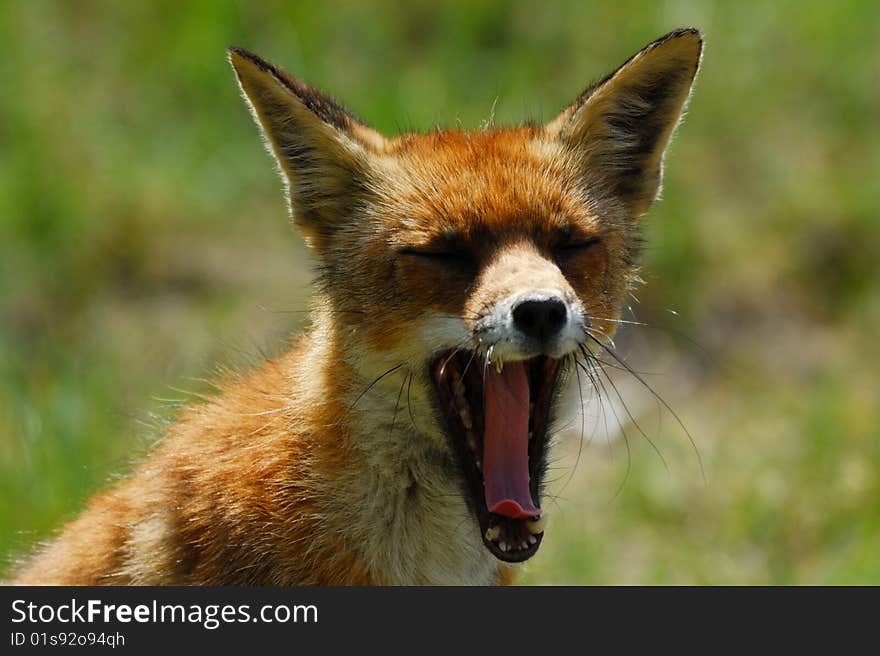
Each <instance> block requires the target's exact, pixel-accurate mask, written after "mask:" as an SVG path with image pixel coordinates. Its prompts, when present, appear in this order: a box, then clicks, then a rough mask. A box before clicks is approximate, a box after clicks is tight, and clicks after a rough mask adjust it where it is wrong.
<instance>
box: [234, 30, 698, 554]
mask: <svg viewBox="0 0 880 656" xmlns="http://www.w3.org/2000/svg"><path fill="white" fill-rule="evenodd" d="M701 48H702V40H701V37H700V35H699V33H698V32H697V31H696V30H693V29H684V30H679V31H676V32H673V33H671V34H669V35H667V36H665V37H663V38H661V39H659V40H658V41H655V42H654V43H651V44H649V45H648V46H646V47H645V48H644V49H642V50H641V51H640V52H638V53H637V54H636V55H634V56H633V57H632V58H631V59H630V60H629V61H627V62H626V63H625V64H624V65H623V66H621V67H620V68H618V69H617V70H616V71H614V72H613V73H611V74H610V75H608V76H607V77H605V78H604V79H603V80H601V81H600V82H598V83H597V84H595V85H593V86H591V87H589V88H588V89H587V90H586V91H584V92H583V93H582V94H581V95H580V96H579V97H578V98H577V100H576V101H575V102H574V103H572V104H571V105H570V106H569V107H567V108H565V109H564V110H563V111H562V112H561V114H560V115H559V116H558V117H557V118H555V119H554V120H553V121H551V122H550V123H548V124H546V125H525V126H520V127H514V128H489V129H484V130H479V131H472V132H466V131H460V130H436V131H434V132H431V133H428V134H419V135H415V134H407V135H402V136H399V137H396V138H386V137H384V136H382V135H380V134H379V133H378V132H376V131H375V130H373V129H372V128H370V127H368V126H367V125H366V124H364V123H363V122H361V121H359V120H358V119H356V118H355V117H354V116H353V115H352V114H351V113H349V112H348V111H347V110H345V109H344V108H343V107H342V106H341V105H339V104H338V103H337V102H335V101H334V100H332V99H330V98H328V97H327V96H325V95H323V94H322V93H320V92H318V91H317V90H315V89H313V88H312V87H309V86H307V85H306V84H304V83H302V82H300V81H299V80H297V79H295V78H293V77H292V76H290V75H288V74H287V73H285V72H283V71H282V70H280V69H278V68H276V67H274V66H272V65H271V64H268V63H267V62H265V61H263V60H262V59H260V58H259V57H257V56H256V55H253V54H251V53H248V52H246V51H244V50H241V49H237V48H233V49H231V50H230V55H229V56H230V61H231V63H232V65H233V67H234V69H235V72H236V74H237V77H238V81H239V83H240V86H241V89H242V91H243V93H244V96H245V98H246V99H247V101H248V103H249V105H250V107H251V109H252V111H253V114H254V116H255V118H256V120H257V122H258V124H259V125H260V127H261V129H262V131H263V134H264V136H265V139H266V142H267V145H268V147H269V149H270V151H271V152H272V154H273V155H274V156H275V158H276V161H277V163H278V166H279V168H280V171H281V174H282V177H283V179H284V181H285V183H286V186H287V193H288V198H289V203H290V209H291V214H292V217H293V220H294V222H295V223H296V225H297V226H298V227H299V228H300V229H301V231H302V233H303V235H304V238H305V239H306V241H307V243H308V244H309V246H310V247H311V248H312V249H313V250H314V252H315V254H316V256H317V262H318V284H317V286H316V292H315V303H314V308H315V309H314V316H313V324H314V325H313V329H312V330H313V331H317V332H320V333H321V335H322V338H323V339H326V340H327V341H328V343H332V344H333V347H332V348H328V349H327V357H332V358H334V359H335V363H336V364H335V366H336V371H337V372H338V376H336V377H335V379H334V383H333V385H332V386H331V387H332V389H333V390H335V392H334V393H338V394H339V395H340V396H342V397H344V398H345V399H346V400H347V402H348V403H349V405H350V407H352V408H355V407H356V406H357V405H358V404H359V403H362V398H363V397H364V396H365V395H366V397H367V398H368V399H369V402H368V403H366V404H363V405H361V407H360V408H358V410H357V412H358V413H359V414H358V416H359V417H360V418H361V419H362V420H363V422H364V423H365V424H367V425H369V426H372V427H373V430H369V429H367V430H364V431H363V434H362V435H361V436H360V439H362V440H363V441H364V442H369V441H370V440H378V439H379V438H378V437H375V436H372V435H371V434H372V433H376V432H377V430H381V431H387V430H389V427H390V431H392V432H394V431H397V432H398V433H399V434H401V435H402V436H403V437H401V440H402V441H403V442H405V443H407V445H408V446H407V448H414V449H416V450H417V451H419V452H420V453H424V452H431V453H435V454H437V456H438V461H439V462H441V463H443V464H442V465H441V471H442V475H443V476H445V477H447V478H448V480H449V481H450V482H451V484H452V486H453V487H454V489H456V490H458V491H459V493H460V495H461V498H462V499H463V501H464V506H465V507H466V508H467V511H468V512H469V513H470V515H471V517H470V520H471V521H470V524H471V525H472V530H473V531H474V533H475V534H476V535H478V536H479V540H480V541H482V544H483V545H484V546H485V548H486V549H488V551H489V552H490V553H491V554H492V555H493V556H494V557H495V558H497V559H498V560H501V561H505V562H520V561H524V560H526V559H528V558H530V557H531V556H532V555H534V553H535V552H536V551H537V550H538V548H539V546H540V544H541V540H542V539H543V536H544V528H545V526H544V517H543V511H542V509H541V499H542V493H543V486H544V479H545V469H546V466H547V458H548V449H549V445H550V443H551V433H552V427H553V425H554V422H555V421H556V420H557V419H559V417H557V414H558V406H559V404H558V399H559V398H560V397H561V396H562V394H563V390H564V388H565V387H566V386H567V385H570V384H571V383H572V381H573V380H574V379H575V378H576V377H579V376H582V375H589V374H588V371H589V370H588V369H586V368H585V367H586V365H587V364H588V363H587V361H586V360H587V359H588V358H589V357H590V354H591V353H593V351H594V350H595V349H597V348H601V344H603V343H605V341H606V340H608V339H609V338H610V337H611V336H612V335H613V333H614V329H615V326H616V325H617V322H618V319H619V316H620V312H621V307H622V304H623V301H624V299H625V297H626V295H627V293H628V291H629V290H630V289H631V287H632V285H633V284H634V283H635V282H637V280H638V254H639V245H640V239H639V222H640V218H641V216H642V215H643V214H644V213H645V211H646V210H647V209H648V208H649V207H650V205H651V203H652V202H653V201H654V200H655V198H656V197H657V195H658V193H659V190H660V185H661V178H662V169H663V155H664V152H665V150H666V147H667V145H668V143H669V141H670V138H671V136H672V133H673V131H674V128H675V126H676V124H677V123H678V121H679V118H680V116H681V114H682V111H683V108H684V106H685V104H686V101H687V99H688V97H689V95H690V91H691V87H692V83H693V81H694V78H695V76H696V73H697V70H698V67H699V62H700V56H701ZM579 363H580V364H579ZM579 366H580V367H581V370H582V373H580V374H579V373H578V367H579ZM352 412H355V410H352ZM405 415H409V416H408V417H405ZM365 448H369V446H365ZM377 448H378V447H377ZM415 483H416V484H418V480H416V481H415Z"/></svg>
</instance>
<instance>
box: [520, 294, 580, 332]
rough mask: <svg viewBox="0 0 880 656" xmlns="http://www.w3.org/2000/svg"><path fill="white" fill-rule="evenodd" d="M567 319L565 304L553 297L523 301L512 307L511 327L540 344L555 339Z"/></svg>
mask: <svg viewBox="0 0 880 656" xmlns="http://www.w3.org/2000/svg"><path fill="white" fill-rule="evenodd" d="M567 318H568V309H567V308H566V306H565V303H563V302H562V301H561V300H560V299H558V298H555V297H550V298H541V299H524V300H521V301H519V302H518V303H517V304H516V305H514V306H513V325H514V326H516V328H517V330H519V331H520V332H521V333H523V334H525V335H528V336H529V337H533V338H534V339H537V340H538V341H540V342H544V341H547V340H548V339H551V338H553V337H556V335H558V334H559V331H560V330H562V327H563V326H564V325H565V321H566V319H567Z"/></svg>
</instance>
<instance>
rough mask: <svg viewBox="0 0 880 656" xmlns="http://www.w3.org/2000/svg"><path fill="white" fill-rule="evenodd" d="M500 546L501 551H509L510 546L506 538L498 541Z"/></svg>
mask: <svg viewBox="0 0 880 656" xmlns="http://www.w3.org/2000/svg"><path fill="white" fill-rule="evenodd" d="M498 548H499V549H501V551H504V552H507V550H508V548H509V547H508V546H507V543H506V542H505V541H504V540H502V541H501V542H499V543H498Z"/></svg>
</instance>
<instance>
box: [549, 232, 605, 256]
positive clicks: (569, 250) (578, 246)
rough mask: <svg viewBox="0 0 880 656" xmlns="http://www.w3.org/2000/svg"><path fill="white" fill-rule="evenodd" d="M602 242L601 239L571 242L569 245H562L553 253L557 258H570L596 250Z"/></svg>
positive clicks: (593, 238) (591, 238)
mask: <svg viewBox="0 0 880 656" xmlns="http://www.w3.org/2000/svg"><path fill="white" fill-rule="evenodd" d="M600 241H601V240H600V238H599V237H590V238H589V239H581V240H578V241H573V242H569V243H567V244H560V245H558V246H556V248H554V249H553V252H554V254H555V255H556V256H557V257H568V256H571V255H577V254H578V253H583V252H586V251H588V250H590V249H592V248H594V247H595V246H596V245H597V244H598V243H599V242H600Z"/></svg>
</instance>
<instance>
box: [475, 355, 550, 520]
mask: <svg viewBox="0 0 880 656" xmlns="http://www.w3.org/2000/svg"><path fill="white" fill-rule="evenodd" d="M483 404H484V409H485V413H486V416H485V422H484V424H485V428H484V432H483V481H484V484H485V489H486V506H487V507H488V509H489V512H493V513H497V514H498V515H504V516H505V517H511V518H513V519H522V518H525V517H534V516H536V515H540V514H541V509H540V508H536V507H535V505H534V503H533V502H532V495H531V493H530V492H529V381H528V378H527V377H526V370H525V367H524V366H523V364H522V363H521V362H514V363H511V364H508V365H505V366H504V369H503V371H502V372H501V373H500V374H499V373H497V372H496V371H495V368H494V367H493V366H492V365H489V366H488V367H487V368H486V377H485V379H484V381H483Z"/></svg>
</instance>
